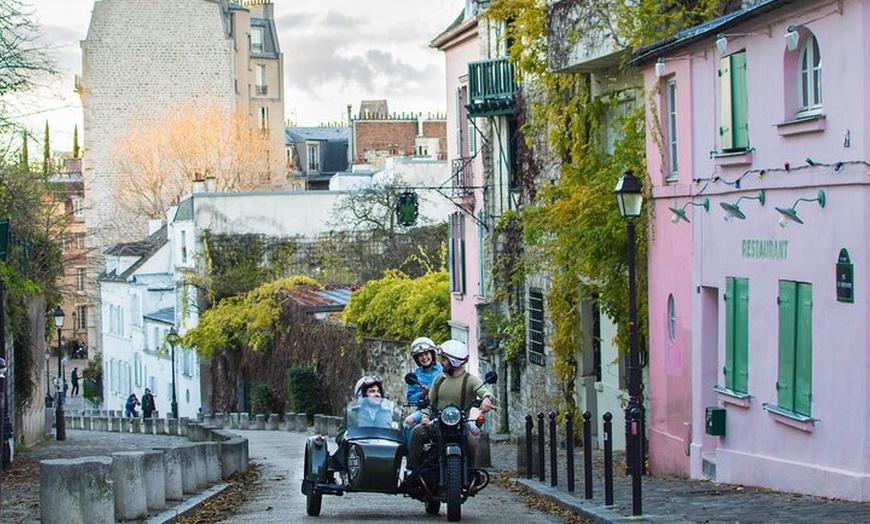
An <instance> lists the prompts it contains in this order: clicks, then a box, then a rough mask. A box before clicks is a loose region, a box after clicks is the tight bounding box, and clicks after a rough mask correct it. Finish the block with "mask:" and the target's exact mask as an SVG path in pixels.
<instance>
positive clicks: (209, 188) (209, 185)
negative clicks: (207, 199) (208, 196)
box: [205, 176, 217, 193]
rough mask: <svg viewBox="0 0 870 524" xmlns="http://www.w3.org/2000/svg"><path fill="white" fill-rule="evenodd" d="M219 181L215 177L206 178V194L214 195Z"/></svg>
mask: <svg viewBox="0 0 870 524" xmlns="http://www.w3.org/2000/svg"><path fill="white" fill-rule="evenodd" d="M216 184H217V181H216V180H215V178H214V177H213V176H207V177H205V192H206V193H214V192H215V187H216Z"/></svg>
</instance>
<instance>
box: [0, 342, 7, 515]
mask: <svg viewBox="0 0 870 524" xmlns="http://www.w3.org/2000/svg"><path fill="white" fill-rule="evenodd" d="M6 369H7V368H6V359H5V358H2V357H0V395H3V401H4V402H5V401H6ZM3 418H4V417H2V416H0V435H2V434H3V431H5V430H6V424H5V422H6V421H5V420H3ZM0 500H2V499H0Z"/></svg>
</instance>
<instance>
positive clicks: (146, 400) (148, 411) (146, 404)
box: [142, 388, 154, 418]
mask: <svg viewBox="0 0 870 524" xmlns="http://www.w3.org/2000/svg"><path fill="white" fill-rule="evenodd" d="M153 413H154V395H152V394H151V390H150V389H148V388H145V394H144V395H142V415H144V416H145V418H151V415H152V414H153Z"/></svg>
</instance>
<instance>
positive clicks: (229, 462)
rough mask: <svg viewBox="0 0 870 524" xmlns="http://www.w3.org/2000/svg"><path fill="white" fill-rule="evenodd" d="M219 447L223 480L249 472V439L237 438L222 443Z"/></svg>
mask: <svg viewBox="0 0 870 524" xmlns="http://www.w3.org/2000/svg"><path fill="white" fill-rule="evenodd" d="M219 445H220V458H221V477H222V478H225V479H226V478H229V477H231V476H232V475H233V474H235V473H237V472H242V473H246V472H247V471H248V439H245V438H239V437H236V438H232V439H229V440H224V441H221V442H220V443H219Z"/></svg>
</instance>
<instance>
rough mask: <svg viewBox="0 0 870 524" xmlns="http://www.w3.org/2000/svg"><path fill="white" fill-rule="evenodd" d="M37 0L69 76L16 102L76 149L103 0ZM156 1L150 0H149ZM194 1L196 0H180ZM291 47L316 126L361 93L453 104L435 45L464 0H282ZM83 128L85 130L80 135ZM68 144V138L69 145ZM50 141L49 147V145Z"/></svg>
mask: <svg viewBox="0 0 870 524" xmlns="http://www.w3.org/2000/svg"><path fill="white" fill-rule="evenodd" d="M24 1H25V2H27V3H29V4H30V8H31V9H32V10H33V13H34V18H35V21H36V22H37V23H38V24H39V26H40V30H41V32H42V35H43V38H44V40H45V42H46V45H48V46H49V49H50V55H51V57H52V58H53V60H54V61H55V63H56V65H57V66H58V68H59V69H60V70H61V76H59V77H57V78H54V79H51V80H50V81H41V83H42V84H43V87H42V88H41V89H39V90H38V91H37V92H35V93H33V94H31V95H28V96H27V97H26V98H25V99H24V100H23V101H19V102H17V103H16V104H15V106H14V107H13V109H12V112H13V113H14V114H17V115H23V116H22V120H23V121H24V122H25V123H26V124H27V125H29V127H30V128H31V129H32V130H33V131H34V132H35V133H37V135H36V136H39V137H41V136H42V129H43V126H44V125H45V121H46V120H48V122H49V126H50V128H51V141H52V147H53V148H54V149H66V150H69V149H72V133H73V125H74V124H76V123H78V124H79V130H80V132H81V128H82V126H81V104H80V102H79V100H78V96H77V95H75V93H73V76H74V75H76V74H78V73H80V72H81V48H80V46H79V42H80V41H81V40H84V39H85V37H86V36H87V30H88V23H89V21H90V14H91V9H92V7H93V5H94V0H24ZM142 1H147V0H142ZM178 1H187V0H178ZM273 3H274V4H275V24H276V26H277V28H278V35H279V38H280V40H281V42H280V43H281V51H282V52H283V53H284V72H285V84H284V98H285V101H286V112H285V114H286V118H287V119H289V120H293V121H296V122H297V123H298V124H299V125H304V126H316V125H320V124H321V123H325V122H336V121H340V120H344V118H345V117H346V114H347V104H351V105H352V106H353V110H354V113H356V111H357V109H358V108H359V103H360V101H361V100H367V99H381V98H385V99H387V100H388V102H389V107H390V110H391V111H396V112H402V111H405V112H410V111H414V112H416V111H424V112H428V111H432V112H434V111H441V112H443V111H445V110H446V98H445V96H446V95H445V92H444V89H445V87H444V86H445V82H444V55H443V53H441V52H439V51H436V50H433V49H430V48H429V42H430V41H431V40H432V39H433V38H434V37H435V36H437V35H438V34H440V33H441V32H442V31H443V30H444V29H445V28H446V27H447V26H448V25H449V24H450V23H451V22H452V21H453V20H454V19H455V18H456V16H458V14H459V13H460V11H461V10H462V8H463V7H464V5H465V1H464V0H404V1H403V0H273ZM80 138H81V137H80ZM64 144H68V145H64ZM40 150H41V149H40Z"/></svg>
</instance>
